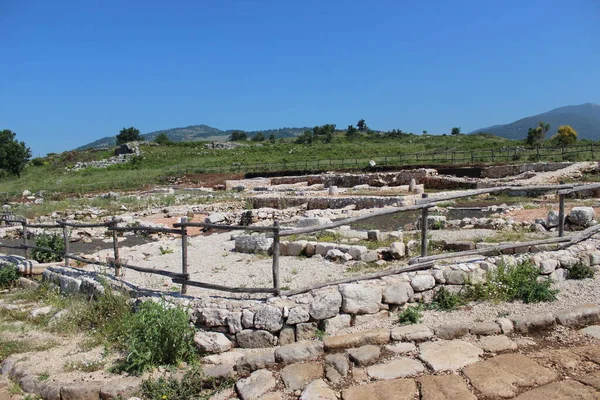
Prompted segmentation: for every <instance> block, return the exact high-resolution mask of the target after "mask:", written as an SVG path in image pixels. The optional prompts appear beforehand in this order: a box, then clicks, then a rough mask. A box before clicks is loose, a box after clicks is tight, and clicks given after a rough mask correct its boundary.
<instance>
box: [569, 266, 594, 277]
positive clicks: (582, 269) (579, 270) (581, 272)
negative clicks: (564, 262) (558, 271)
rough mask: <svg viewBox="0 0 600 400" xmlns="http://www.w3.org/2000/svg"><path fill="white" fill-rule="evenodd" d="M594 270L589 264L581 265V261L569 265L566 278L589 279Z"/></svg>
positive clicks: (592, 275)
mask: <svg viewBox="0 0 600 400" xmlns="http://www.w3.org/2000/svg"><path fill="white" fill-rule="evenodd" d="M595 273H596V271H595V270H594V268H593V267H590V266H589V265H583V264H582V263H577V264H575V265H573V266H572V267H571V269H570V270H569V275H567V278H569V279H589V278H593V277H594V274H595Z"/></svg>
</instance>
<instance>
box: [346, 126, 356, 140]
mask: <svg viewBox="0 0 600 400" xmlns="http://www.w3.org/2000/svg"><path fill="white" fill-rule="evenodd" d="M358 135H359V133H358V129H356V128H355V127H354V125H348V129H347V130H346V138H348V139H349V140H354V139H356V138H357V137H358Z"/></svg>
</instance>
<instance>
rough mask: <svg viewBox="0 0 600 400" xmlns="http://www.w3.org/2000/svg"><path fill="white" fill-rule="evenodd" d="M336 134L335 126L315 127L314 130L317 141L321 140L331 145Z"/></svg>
mask: <svg viewBox="0 0 600 400" xmlns="http://www.w3.org/2000/svg"><path fill="white" fill-rule="evenodd" d="M334 132H335V124H325V125H321V126H315V127H314V128H313V135H314V137H315V139H320V140H321V141H323V142H325V143H329V142H331V141H332V140H333V133H334Z"/></svg>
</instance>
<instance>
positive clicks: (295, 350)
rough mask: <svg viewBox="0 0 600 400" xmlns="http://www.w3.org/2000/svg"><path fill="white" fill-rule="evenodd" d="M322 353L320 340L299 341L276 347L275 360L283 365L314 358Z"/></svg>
mask: <svg viewBox="0 0 600 400" xmlns="http://www.w3.org/2000/svg"><path fill="white" fill-rule="evenodd" d="M322 354H323V343H322V342H319V341H313V342H299V343H294V344H289V345H287V346H281V347H279V348H277V349H276V350H275V361H277V362H278V363H282V364H284V365H285V364H292V363H297V362H301V361H311V360H316V359H317V358H319V356H321V355H322Z"/></svg>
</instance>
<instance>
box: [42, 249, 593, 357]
mask: <svg viewBox="0 0 600 400" xmlns="http://www.w3.org/2000/svg"><path fill="white" fill-rule="evenodd" d="M599 245H600V240H598V239H590V240H588V241H586V242H583V243H580V244H578V245H575V246H572V247H571V248H569V249H567V250H559V251H548V252H540V253H537V254H535V255H532V254H520V255H503V256H498V257H488V258H484V257H481V258H479V259H477V260H474V261H470V262H464V263H454V264H448V265H436V266H435V267H434V268H432V269H430V270H424V271H418V272H406V273H402V274H398V275H392V276H387V277H383V278H380V279H373V280H369V281H361V282H359V283H348V284H341V285H332V286H329V287H326V288H323V289H319V290H314V291H312V292H309V293H304V294H299V295H295V296H291V297H273V298H268V299H265V300H244V299H231V298H225V297H214V298H212V297H205V298H201V299H195V300H193V301H192V300H190V299H189V298H187V299H183V300H184V301H185V303H186V304H187V305H192V306H193V312H192V315H191V320H192V322H193V323H194V324H195V325H196V327H197V328H198V329H199V333H198V334H197V340H198V341H200V342H201V341H202V340H203V335H204V336H205V339H206V342H207V343H208V344H211V343H212V344H214V346H212V347H210V346H209V345H208V344H207V349H206V350H207V351H215V352H219V351H226V350H228V349H230V348H231V347H234V346H239V347H244V348H258V347H271V346H275V345H285V344H290V343H293V342H295V341H303V340H308V339H312V338H314V337H315V336H316V335H317V334H318V331H324V332H325V333H327V334H335V333H336V332H338V331H339V330H341V329H344V328H347V327H349V326H359V325H363V324H368V323H369V322H372V321H373V320H374V319H377V318H387V317H388V316H389V313H390V312H394V311H396V310H397V309H398V308H400V307H402V306H404V305H405V304H406V303H414V302H425V303H428V302H431V300H432V299H433V297H434V295H435V293H436V291H437V290H439V289H440V288H445V289H446V290H448V291H450V292H452V293H457V292H460V291H461V290H463V288H464V285H465V284H466V283H467V282H471V283H478V282H483V281H484V280H485V279H486V273H487V272H488V271H491V270H494V269H495V268H497V266H498V265H500V264H503V265H506V266H507V267H509V268H510V267H512V266H515V265H518V264H521V263H523V262H525V261H529V260H531V262H533V264H534V265H536V266H537V267H538V268H539V270H540V273H541V274H542V276H543V277H547V278H550V279H553V280H556V281H560V280H563V279H565V278H566V277H567V275H568V273H569V269H570V268H572V267H573V266H574V265H576V264H578V263H582V264H584V265H591V266H595V267H596V266H598V265H600V251H598V250H597V249H598V247H599ZM44 279H46V280H49V281H51V282H54V283H55V284H57V285H58V286H59V287H60V288H61V291H63V292H68V293H73V292H78V291H79V292H85V293H88V294H95V293H98V292H101V291H102V290H103V289H102V286H101V285H99V284H98V282H97V281H96V279H94V277H93V276H89V273H86V272H82V271H80V270H77V269H74V268H65V267H60V268H56V267H53V268H49V269H48V270H47V271H46V272H45V273H44ZM136 296H138V297H139V296H140V294H136ZM170 299H171V300H174V301H177V300H179V301H181V300H182V297H174V298H173V297H170ZM216 344H218V346H217V345H216ZM209 347H210V349H209Z"/></svg>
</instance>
